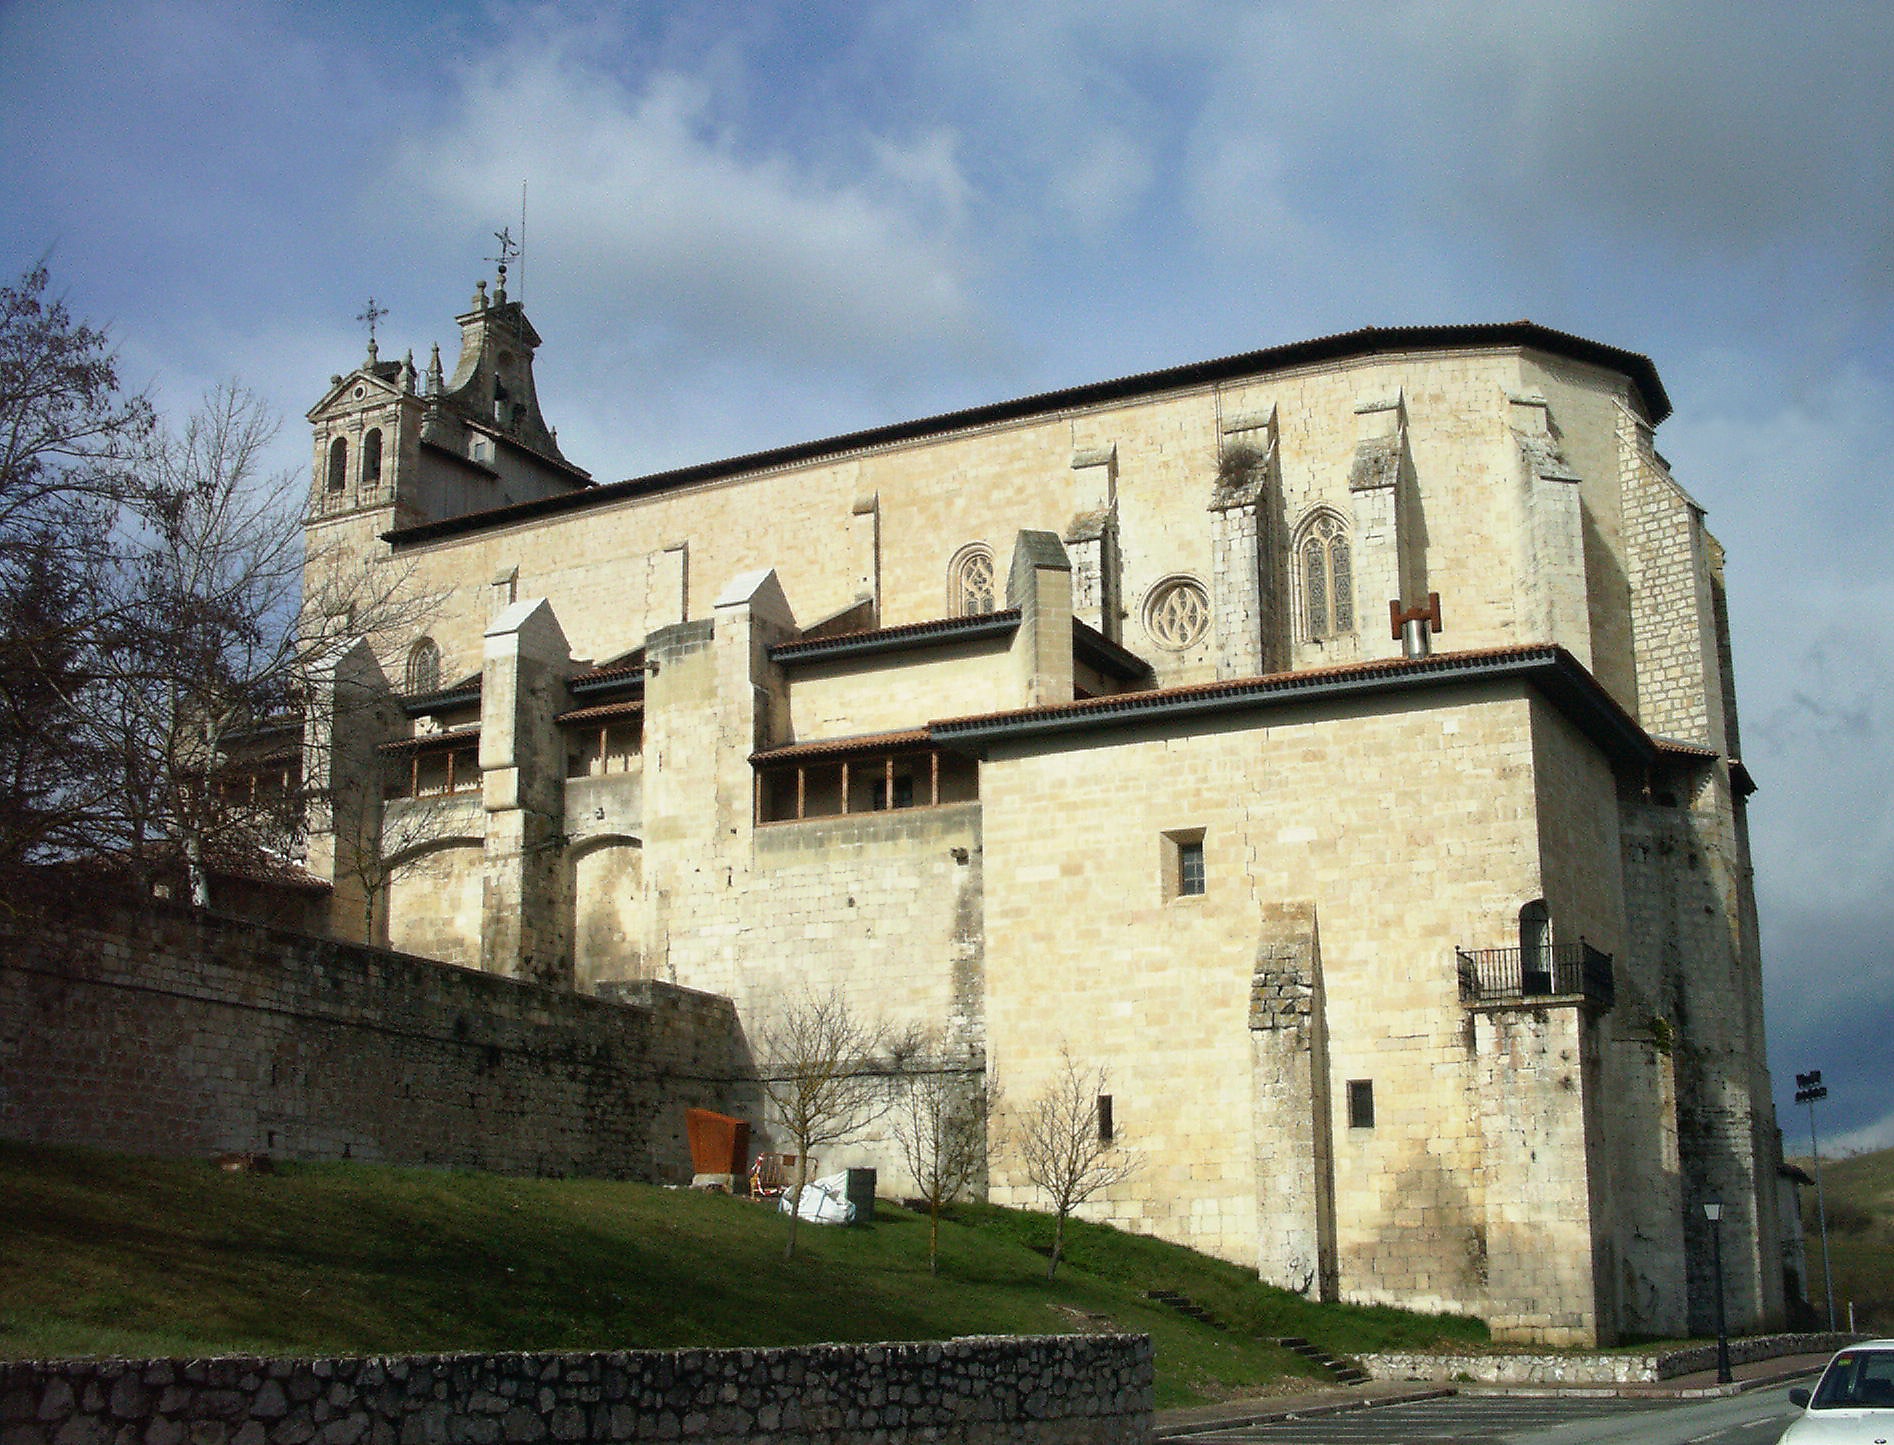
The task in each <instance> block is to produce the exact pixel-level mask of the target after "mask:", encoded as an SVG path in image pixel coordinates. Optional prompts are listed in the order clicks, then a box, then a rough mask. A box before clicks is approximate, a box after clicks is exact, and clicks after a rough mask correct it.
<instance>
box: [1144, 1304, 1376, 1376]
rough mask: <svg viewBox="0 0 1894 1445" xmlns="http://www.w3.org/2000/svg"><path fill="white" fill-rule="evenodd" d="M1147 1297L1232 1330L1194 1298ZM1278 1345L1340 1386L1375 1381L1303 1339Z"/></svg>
mask: <svg viewBox="0 0 1894 1445" xmlns="http://www.w3.org/2000/svg"><path fill="white" fill-rule="evenodd" d="M1144 1297H1145V1298H1146V1299H1148V1300H1155V1301H1156V1302H1157V1303H1158V1304H1161V1305H1169V1306H1170V1307H1171V1308H1172V1309H1174V1310H1176V1311H1177V1312H1178V1313H1179V1314H1180V1315H1183V1316H1184V1317H1185V1318H1187V1319H1193V1320H1196V1321H1197V1322H1198V1323H1199V1324H1206V1325H1209V1326H1210V1328H1211V1329H1213V1330H1227V1329H1229V1328H1230V1327H1229V1326H1228V1325H1227V1324H1225V1323H1224V1322H1223V1321H1222V1320H1220V1319H1218V1318H1217V1317H1216V1316H1215V1315H1213V1314H1211V1313H1210V1311H1209V1310H1207V1309H1205V1308H1204V1307H1203V1306H1202V1305H1200V1304H1198V1303H1197V1302H1196V1301H1195V1300H1193V1299H1191V1298H1190V1296H1188V1295H1182V1294H1179V1293H1178V1292H1177V1291H1176V1290H1171V1289H1147V1290H1146V1291H1145V1292H1144ZM1276 1343H1277V1344H1279V1345H1281V1346H1282V1347H1283V1348H1284V1349H1285V1350H1288V1351H1290V1352H1291V1353H1293V1354H1298V1355H1300V1356H1302V1358H1303V1359H1305V1360H1307V1361H1308V1362H1309V1363H1310V1364H1312V1365H1318V1366H1320V1367H1321V1368H1322V1369H1323V1370H1325V1371H1327V1372H1328V1374H1329V1376H1330V1378H1332V1379H1333V1380H1334V1381H1335V1383H1336V1384H1338V1385H1362V1384H1366V1383H1367V1382H1368V1381H1369V1380H1370V1379H1371V1378H1372V1376H1370V1375H1369V1374H1368V1372H1367V1371H1366V1370H1364V1369H1362V1368H1361V1365H1360V1363H1359V1362H1358V1361H1356V1360H1350V1359H1345V1358H1343V1357H1342V1356H1339V1355H1331V1354H1330V1353H1329V1352H1328V1351H1327V1350H1324V1349H1322V1348H1321V1347H1320V1346H1318V1345H1312V1344H1310V1343H1309V1342H1308V1341H1307V1340H1305V1339H1304V1338H1303V1337H1302V1336H1301V1335H1285V1336H1282V1337H1281V1338H1279V1339H1278V1340H1277V1341H1276Z"/></svg>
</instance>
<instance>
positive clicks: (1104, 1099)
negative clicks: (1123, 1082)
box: [1098, 1094, 1116, 1144]
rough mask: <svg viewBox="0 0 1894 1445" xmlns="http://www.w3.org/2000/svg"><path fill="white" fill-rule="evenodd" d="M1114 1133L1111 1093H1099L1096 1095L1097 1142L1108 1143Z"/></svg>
mask: <svg viewBox="0 0 1894 1445" xmlns="http://www.w3.org/2000/svg"><path fill="white" fill-rule="evenodd" d="M1115 1134H1116V1130H1115V1129H1114V1128H1113V1125H1112V1121H1111V1095H1110V1094H1100V1095H1099V1096H1098V1142H1099V1143H1101V1144H1109V1143H1111V1141H1112V1139H1113V1138H1114V1137H1115Z"/></svg>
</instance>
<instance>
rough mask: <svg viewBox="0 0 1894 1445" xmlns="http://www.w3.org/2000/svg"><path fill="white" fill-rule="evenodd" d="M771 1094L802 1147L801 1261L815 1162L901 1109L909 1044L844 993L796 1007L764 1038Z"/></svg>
mask: <svg viewBox="0 0 1894 1445" xmlns="http://www.w3.org/2000/svg"><path fill="white" fill-rule="evenodd" d="M762 1042H763V1057H764V1068H765V1073H764V1078H763V1089H764V1092H765V1093H766V1094H767V1095H768V1096H769V1102H770V1105H771V1108H772V1109H773V1111H774V1113H775V1115H776V1118H777V1121H778V1123H779V1124H780V1125H781V1126H782V1131H783V1133H784V1134H785V1135H787V1136H788V1137H789V1139H790V1140H791V1141H793V1142H794V1144H795V1146H796V1183H795V1188H794V1191H793V1192H792V1193H791V1194H790V1196H789V1238H788V1240H787V1242H786V1243H785V1244H784V1246H783V1258H784V1259H793V1258H794V1257H795V1253H796V1222H797V1220H798V1218H799V1217H800V1209H801V1205H802V1191H803V1189H804V1187H805V1186H806V1185H807V1184H808V1182H809V1156H810V1155H811V1154H812V1153H814V1152H815V1151H816V1150H817V1149H822V1148H827V1147H828V1146H830V1145H833V1144H841V1143H844V1142H846V1141H847V1140H850V1139H853V1138H855V1137H856V1136H857V1135H859V1134H860V1133H862V1132H863V1131H864V1130H865V1129H867V1128H868V1126H869V1125H871V1124H873V1123H874V1122H875V1121H876V1120H878V1119H880V1118H881V1117H882V1116H883V1115H885V1114H886V1113H887V1112H888V1110H889V1109H890V1108H891V1107H892V1106H893V1104H894V1102H895V1095H894V1091H893V1089H892V1088H891V1087H890V1076H891V1075H892V1074H894V1073H896V1072H898V1070H899V1068H900V1066H901V1063H902V1060H903V1058H904V1056H905V1055H907V1054H911V1053H912V1052H913V1047H914V1045H913V1043H912V1041H911V1040H908V1039H895V1040H891V1039H890V1035H889V1032H888V1029H887V1026H886V1025H885V1024H881V1023H878V1022H877V1023H870V1022H867V1021H865V1020H863V1019H860V1018H857V1017H856V1016H855V1013H854V1012H853V1010H851V1009H850V1008H849V1006H848V1001H847V1000H846V999H844V998H843V997H842V995H841V993H840V992H839V991H838V990H833V989H832V990H830V991H829V992H828V993H826V994H818V993H814V992H808V993H804V994H802V995H800V996H799V997H796V998H792V999H790V1000H789V1001H788V1002H787V1003H786V1004H785V1005H784V1007H783V1008H782V1010H781V1012H779V1013H778V1014H777V1015H776V1017H775V1019H774V1020H773V1021H772V1022H771V1023H770V1024H769V1025H768V1027H766V1028H765V1029H764V1031H763V1039H762Z"/></svg>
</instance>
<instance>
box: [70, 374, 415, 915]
mask: <svg viewBox="0 0 1894 1445" xmlns="http://www.w3.org/2000/svg"><path fill="white" fill-rule="evenodd" d="M277 427H278V422H277V420H276V418H275V417H274V416H273V415H272V414H271V413H270V411H269V409H268V408H267V407H266V406H265V404H264V403H263V402H262V401H261V399H260V398H258V397H257V396H256V394H255V393H253V392H251V391H248V390H247V389H245V388H244V387H242V386H240V385H238V384H236V383H225V384H223V385H220V386H218V387H216V388H215V389H214V390H213V391H212V392H211V393H210V394H209V395H208V396H207V397H206V398H205V400H204V403H203V405H202V406H201V407H200V408H199V409H198V410H197V411H196V412H194V413H193V414H192V415H191V416H190V418H189V419H188V420H187V421H186V423H185V425H184V427H183V429H182V430H181V431H179V432H176V433H174V434H164V435H162V436H161V437H160V438H159V441H158V443H157V445H155V446H154V448H153V449H152V454H151V456H150V458H149V461H148V463H147V472H146V476H145V478H144V481H143V484H142V486H141V488H140V490H139V493H138V495H137V498H136V518H135V524H134V525H132V526H130V527H128V528H127V532H128V540H127V544H126V548H125V560H124V566H123V572H122V588H123V593H124V605H123V607H122V608H121V612H120V615H121V619H122V621H121V623H120V624H119V625H118V626H117V627H116V628H114V629H113V630H112V631H111V632H110V633H109V634H108V636H107V637H106V639H105V644H106V645H105V646H104V647H103V648H102V649H101V667H100V673H99V677H98V678H97V680H96V682H95V686H94V689H93V691H94V702H95V704H96V705H95V706H94V707H93V708H92V709H91V711H92V713H93V715H94V716H96V717H97V718H99V719H100V720H101V721H109V723H110V726H111V728H112V731H111V733H110V735H109V739H108V745H109V747H110V748H111V749H112V750H113V751H114V752H115V754H116V756H117V757H118V758H119V759H120V761H121V764H122V771H121V773H120V776H119V778H118V782H119V784H120V786H121V788H122V789H123V792H124V794H125V796H126V799H127V802H128V809H129V810H130V812H131V813H132V814H133V815H135V816H136V817H138V818H139V819H142V820H146V821H147V823H148V825H149V826H152V827H155V829H156V830H157V831H158V832H159V834H160V835H161V836H162V837H164V838H165V839H166V840H167V841H168V842H170V843H171V844H173V845H175V847H176V848H177V849H178V851H179V852H181V854H182V856H183V859H184V865H185V870H186V875H187V878H188V884H189V891H190V897H191V901H192V902H193V903H194V904H196V905H198V906H200V907H201V906H206V905H208V904H209V902H210V901H211V899H210V879H211V873H212V869H213V866H214V865H219V864H221V865H223V866H233V865H234V866H236V867H238V868H239V869H241V868H242V867H243V866H244V865H245V863H246V862H257V861H263V860H279V861H280V860H281V859H283V858H284V857H285V856H286V855H288V854H291V853H293V851H294V850H295V849H296V847H297V845H298V843H299V841H300V835H301V830H302V828H303V826H304V822H305V810H306V808H307V806H308V803H309V801H310V798H309V788H308V786H307V784H308V782H309V781H310V780H311V778H312V775H313V774H317V773H320V772H322V771H323V769H321V768H320V767H319V766H312V765H316V764H318V763H319V759H315V758H312V757H311V755H310V750H311V748H312V747H315V746H317V745H318V743H319V740H318V738H317V737H316V736H315V734H314V733H313V732H312V731H311V730H310V729H307V728H303V727H301V723H302V721H303V720H304V719H305V715H306V712H307V709H308V707H309V705H310V704H311V703H312V701H314V700H315V697H316V694H317V692H318V690H319V687H320V679H321V678H322V677H323V676H324V675H325V674H326V671H327V669H328V668H329V666H330V665H331V664H332V663H333V661H334V659H335V658H336V657H337V656H338V655H339V654H341V653H342V652H345V651H347V650H348V649H349V648H351V647H352V646H354V645H356V644H358V643H360V642H362V641H364V640H367V641H369V642H370V643H371V645H373V643H374V642H375V641H376V640H378V639H379V640H386V639H388V638H390V637H392V636H395V635H399V634H402V633H404V632H406V631H408V630H411V629H412V628H413V627H414V626H416V625H417V624H418V623H419V620H420V619H421V617H423V616H424V615H425V614H426V613H427V612H428V611H429V610H430V609H431V607H432V605H433V602H432V599H431V598H429V597H427V596H423V595H420V594H419V593H418V592H417V591H416V590H415V589H414V587H413V586H412V584H411V578H410V576H409V574H408V572H407V571H405V570H404V569H401V568H398V567H391V566H388V565H364V564H362V563H361V562H357V561H350V560H348V559H345V558H343V557H341V556H340V555H328V554H322V553H318V554H315V555H311V556H307V557H305V555H304V551H303V530H302V519H301V505H300V504H301V498H302V494H303V488H302V486H301V485H300V483H299V481H298V479H297V478H296V477H295V476H294V475H293V474H289V473H277V474H275V475H265V474H264V472H263V464H264V460H265V456H266V453H267V450H268V448H269V446H270V443H271V442H272V441H273V439H274V438H275V435H276V432H277ZM296 729H300V732H299V737H300V745H299V755H300V772H299V775H298V777H297V778H296V779H295V780H294V782H293V785H292V786H291V787H289V788H286V789H283V790H281V793H280V795H278V794H276V793H273V794H272V795H271V797H270V798H269V799H268V800H267V801H268V803H269V806H259V799H258V797H257V794H256V792H255V790H254V788H246V787H244V786H242V781H243V775H244V771H245V768H246V766H247V764H248V762H249V760H250V759H252V758H253V757H254V756H255V753H256V750H255V747H254V742H255V740H256V739H257V738H258V737H259V736H264V735H267V734H269V733H270V732H271V731H272V730H277V731H289V730H296ZM141 790H144V791H143V793H142V795H141ZM143 841H144V840H143V839H142V838H141V837H137V836H134V838H133V839H132V842H133V844H134V846H136V845H138V844H140V843H142V842H143Z"/></svg>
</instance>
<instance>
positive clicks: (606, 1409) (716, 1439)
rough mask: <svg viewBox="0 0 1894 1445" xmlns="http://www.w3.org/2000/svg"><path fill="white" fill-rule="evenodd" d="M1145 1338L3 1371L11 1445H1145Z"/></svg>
mask: <svg viewBox="0 0 1894 1445" xmlns="http://www.w3.org/2000/svg"><path fill="white" fill-rule="evenodd" d="M1151 1412H1152V1350H1151V1341H1150V1337H1149V1336H1146V1335H1044V1336H1032V1337H977V1338H967V1339H957V1340H949V1341H947V1342H945V1343H938V1344H935V1343H929V1344H880V1345H809V1346H799V1347H792V1348H785V1349H767V1350H638V1351H620V1352H614V1353H608V1354H543V1355H529V1354H513V1355H417V1356H410V1357H395V1358H361V1359H357V1358H348V1359H315V1360H305V1359H250V1358H220V1359H210V1360H60V1361H18V1362H13V1363H8V1364H0V1438H4V1440H5V1445H541V1442H552V1445H593V1442H598V1445H605V1442H619V1441H643V1440H663V1441H676V1442H680V1445H684V1442H688V1445H738V1442H743V1445H802V1442H816V1441H820V1442H822V1445H909V1442H913V1445H920V1442H927V1445H960V1442H965V1445H1144V1442H1147V1441H1149V1440H1150V1439H1151V1438H1152V1413H1151Z"/></svg>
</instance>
